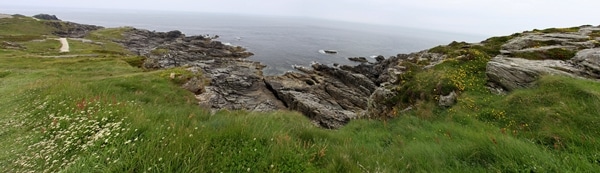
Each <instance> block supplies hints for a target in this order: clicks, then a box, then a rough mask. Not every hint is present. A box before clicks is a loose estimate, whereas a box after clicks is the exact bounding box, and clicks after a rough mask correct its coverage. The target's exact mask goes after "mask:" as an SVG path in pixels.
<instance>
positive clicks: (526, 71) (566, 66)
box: [486, 56, 580, 91]
mask: <svg viewBox="0 0 600 173" xmlns="http://www.w3.org/2000/svg"><path fill="white" fill-rule="evenodd" d="M574 73H580V70H579V69H577V68H575V66H573V65H572V64H570V63H568V62H565V61H562V60H527V59H523V58H510V57H504V56H497V57H494V58H493V59H492V60H491V61H490V62H488V64H487V68H486V74H487V76H488V79H489V81H490V82H493V83H494V84H496V85H497V86H499V87H501V89H503V90H506V91H512V90H515V89H518V88H526V87H529V86H531V84H532V83H533V82H535V81H536V80H537V79H538V78H539V77H540V76H541V75H546V74H557V75H568V76H574V75H573V74H574Z"/></svg>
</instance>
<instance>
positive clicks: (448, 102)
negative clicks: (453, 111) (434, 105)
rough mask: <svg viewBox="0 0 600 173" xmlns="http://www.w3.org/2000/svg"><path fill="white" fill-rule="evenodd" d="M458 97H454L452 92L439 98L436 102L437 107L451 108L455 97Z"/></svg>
mask: <svg viewBox="0 0 600 173" xmlns="http://www.w3.org/2000/svg"><path fill="white" fill-rule="evenodd" d="M457 96H458V95H456V92H454V91H452V92H451V93H450V94H448V95H445V96H440V99H439V100H438V105H439V106H442V107H451V106H453V105H454V104H456V97H457Z"/></svg>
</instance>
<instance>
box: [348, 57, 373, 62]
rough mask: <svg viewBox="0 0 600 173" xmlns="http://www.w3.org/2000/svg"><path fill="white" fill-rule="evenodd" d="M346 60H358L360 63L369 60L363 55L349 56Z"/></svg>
mask: <svg viewBox="0 0 600 173" xmlns="http://www.w3.org/2000/svg"><path fill="white" fill-rule="evenodd" d="M348 60H350V61H354V62H360V63H367V62H369V60H367V58H365V57H350V58H348Z"/></svg>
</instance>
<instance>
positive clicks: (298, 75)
mask: <svg viewBox="0 0 600 173" xmlns="http://www.w3.org/2000/svg"><path fill="white" fill-rule="evenodd" d="M297 68H298V70H299V71H301V72H290V73H286V74H284V75H283V76H269V77H267V78H266V80H265V82H266V83H267V85H268V87H269V88H270V89H271V90H273V91H274V93H276V96H277V97H278V98H279V99H281V100H282V101H283V102H284V103H285V104H286V105H287V106H288V107H289V108H290V109H292V110H297V111H300V112H302V113H304V114H305V115H306V116H308V117H310V118H311V119H312V120H313V121H314V122H315V124H318V125H320V126H322V127H326V128H338V127H341V126H342V125H344V124H346V123H347V122H348V121H349V120H350V119H353V118H356V117H357V112H360V111H362V110H365V109H366V108H367V102H368V100H367V98H368V97H369V96H370V95H371V93H372V92H373V91H375V89H376V88H377V86H376V85H375V83H373V81H372V80H371V79H369V78H367V77H366V76H364V75H362V74H359V73H352V72H350V71H346V70H343V69H340V68H335V67H329V66H326V65H323V64H313V65H312V69H308V68H304V67H297Z"/></svg>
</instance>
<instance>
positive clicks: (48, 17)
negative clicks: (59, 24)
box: [32, 14, 60, 21]
mask: <svg viewBox="0 0 600 173" xmlns="http://www.w3.org/2000/svg"><path fill="white" fill-rule="evenodd" d="M32 17H33V18H36V19H41V20H56V21H60V19H58V17H56V15H49V14H37V15H34V16H32Z"/></svg>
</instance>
